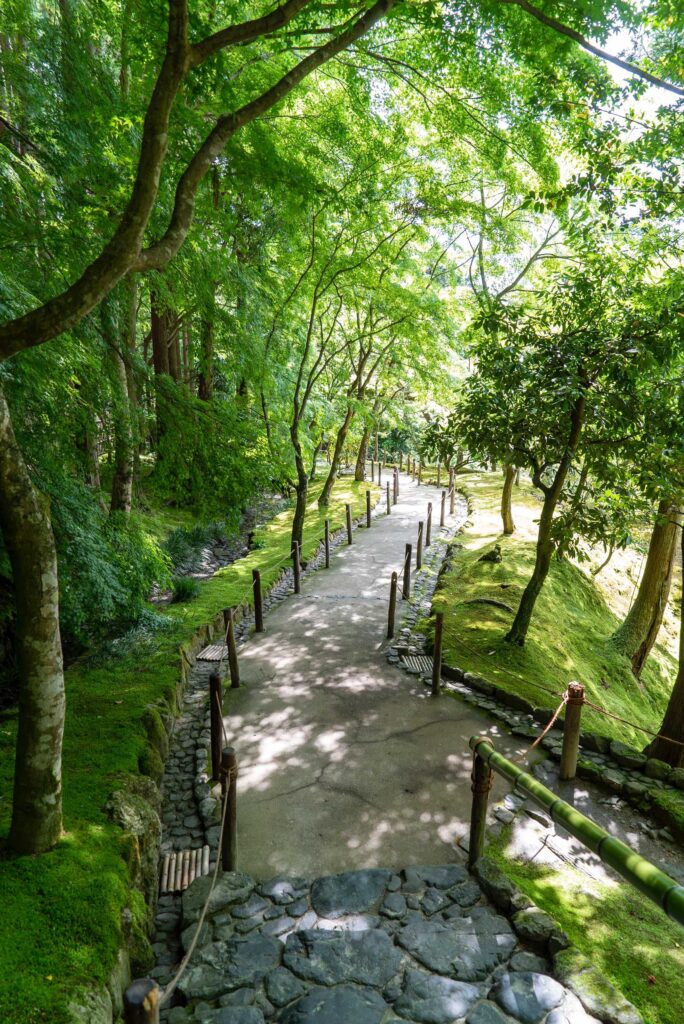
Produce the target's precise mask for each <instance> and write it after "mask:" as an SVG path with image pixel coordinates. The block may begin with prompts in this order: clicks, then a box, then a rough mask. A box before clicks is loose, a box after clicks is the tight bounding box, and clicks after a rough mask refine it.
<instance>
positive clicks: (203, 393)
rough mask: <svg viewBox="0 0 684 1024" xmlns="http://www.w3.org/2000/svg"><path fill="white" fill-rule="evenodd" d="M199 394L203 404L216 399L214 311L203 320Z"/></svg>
mask: <svg viewBox="0 0 684 1024" xmlns="http://www.w3.org/2000/svg"><path fill="white" fill-rule="evenodd" d="M197 394H198V396H199V398H201V399H202V401H203V402H210V401H211V399H212V398H213V397H214V319H213V310H212V311H211V312H210V313H209V315H208V316H206V317H205V318H204V319H203V320H202V347H201V351H200V372H199V385H198V389H197Z"/></svg>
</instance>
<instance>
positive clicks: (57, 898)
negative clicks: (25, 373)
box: [0, 480, 377, 1024]
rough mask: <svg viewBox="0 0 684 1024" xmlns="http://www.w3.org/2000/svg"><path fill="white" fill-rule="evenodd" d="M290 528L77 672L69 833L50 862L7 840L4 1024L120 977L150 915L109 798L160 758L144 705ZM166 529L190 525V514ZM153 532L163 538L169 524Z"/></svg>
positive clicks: (49, 1014) (0, 956) (309, 548)
mask: <svg viewBox="0 0 684 1024" xmlns="http://www.w3.org/2000/svg"><path fill="white" fill-rule="evenodd" d="M366 487H367V485H366V484H356V483H353V482H352V481H346V480H341V481H340V482H339V483H338V484H337V485H336V487H335V491H334V494H333V501H332V503H331V505H330V507H329V509H328V511H327V516H328V517H329V518H330V521H331V529H339V528H340V527H342V526H343V525H344V516H345V510H344V506H345V502H348V501H351V502H352V506H353V513H354V516H355V517H356V516H360V515H362V514H363V511H364V509H365V490H366ZM375 490H377V489H375ZM152 518H154V517H152ZM167 518H168V517H167ZM324 519H325V515H324V514H322V513H320V512H319V511H318V508H317V507H316V504H315V501H314V502H312V503H311V505H310V507H309V510H308V514H307V521H306V526H305V536H304V545H303V552H302V557H303V558H304V559H305V560H306V559H307V558H308V557H310V555H311V554H312V552H313V551H314V550H315V548H316V547H317V545H318V543H319V540H320V539H321V537H322V534H323V521H324ZM290 524H291V512H290V511H286V512H283V513H281V514H280V515H278V516H276V518H275V519H273V520H272V521H271V522H269V523H268V524H267V525H266V526H264V527H262V528H261V529H259V530H258V531H257V532H256V534H255V538H254V540H255V544H256V548H255V550H253V551H251V552H250V554H249V555H248V556H247V557H246V558H244V559H242V560H240V561H238V562H235V563H234V564H233V565H230V566H227V567H226V568H224V569H222V570H221V571H220V572H218V573H217V574H216V575H215V576H213V577H212V578H211V579H209V580H206V581H204V582H202V583H201V589H200V593H199V596H198V598H197V599H196V600H194V601H192V602H189V603H188V604H184V605H173V606H170V607H168V608H166V609H163V610H162V611H161V613H160V612H156V613H155V614H153V615H151V616H150V623H149V624H148V628H147V629H142V630H139V631H137V632H136V633H134V634H133V635H132V636H131V637H130V639H129V641H128V642H127V641H125V640H124V641H123V642H121V643H119V644H118V645H115V649H116V650H118V655H117V656H114V655H111V656H107V657H102V656H100V657H91V658H90V659H88V660H82V661H81V662H79V663H77V664H75V665H73V666H72V667H71V668H70V669H69V671H68V672H67V674H66V691H67V718H66V730H65V737H64V763H63V770H64V828H65V835H64V838H63V839H62V841H61V842H60V843H59V845H58V846H57V847H56V848H55V849H54V850H53V851H51V852H50V853H48V854H45V855H43V856H41V857H10V856H8V855H7V854H6V853H3V852H2V846H1V845H0V1021H2V1022H3V1024H64V1022H65V1021H66V1020H67V1019H68V1015H67V1006H68V1003H69V1001H70V1000H71V999H72V998H73V996H74V994H75V992H76V991H77V990H78V989H79V987H81V986H85V985H88V984H89V983H92V982H95V981H100V982H104V981H105V980H106V978H107V977H108V976H109V973H110V971H111V969H112V967H113V965H114V960H115V956H116V952H117V949H118V947H119V945H120V941H121V915H122V911H123V909H124V908H125V907H131V908H132V909H133V912H134V918H135V921H136V924H137V925H138V926H139V925H140V923H141V922H142V921H143V919H144V915H145V908H144V906H143V905H142V900H141V899H140V898H138V897H136V895H135V894H134V893H131V890H130V887H129V884H128V874H127V868H126V864H125V861H124V859H123V856H122V854H123V853H124V852H125V851H124V850H123V845H122V833H121V831H120V829H118V828H117V827H115V826H113V825H112V824H110V823H109V822H108V820H107V816H106V813H105V809H104V806H105V803H106V800H107V797H108V794H109V793H110V792H111V791H112V789H113V788H115V787H116V783H117V779H120V778H121V777H123V776H125V775H126V774H127V773H136V772H137V771H138V770H139V769H140V767H141V766H143V767H146V766H147V765H148V762H149V760H150V758H151V757H152V758H153V755H151V748H150V746H149V744H148V743H147V740H146V732H145V727H144V715H145V708H146V706H147V705H149V704H152V703H157V702H159V701H165V702H166V703H168V704H171V705H172V704H173V700H174V693H175V689H176V684H177V680H178V675H179V655H178V648H179V645H180V644H181V643H184V642H185V641H187V640H188V639H189V638H190V636H191V635H192V634H193V633H194V632H195V631H196V630H197V629H198V628H199V627H200V626H202V625H203V624H205V623H208V622H210V621H211V620H212V619H213V618H214V617H215V616H216V615H217V614H218V613H219V612H220V611H221V609H223V608H225V607H227V606H229V605H236V604H239V603H240V602H242V601H246V600H248V599H249V596H250V592H251V573H252V569H253V568H259V569H260V571H261V577H262V583H263V586H264V587H268V586H269V584H270V583H272V582H273V581H274V580H275V578H276V577H277V575H278V573H279V571H280V568H281V565H283V564H284V562H286V561H288V553H289V543H290V541H289V537H290ZM164 525H165V527H167V528H168V527H171V528H175V527H177V526H179V525H189V523H188V522H187V517H186V516H183V515H181V516H179V517H174V521H173V522H172V523H169V522H167V521H166V520H165V522H164ZM151 529H152V530H153V532H154V533H156V535H157V537H158V536H159V535H160V533H161V530H160V527H159V524H158V523H156V522H155V523H154V524H153V526H152V527H151ZM15 735H16V714H15V713H14V712H9V713H6V714H5V715H4V716H3V717H2V719H0V844H2V843H3V841H4V838H5V837H6V835H7V832H8V828H9V821H10V813H11V792H12V780H13V774H14V772H13V760H14V742H15ZM152 767H154V765H153V766H152Z"/></svg>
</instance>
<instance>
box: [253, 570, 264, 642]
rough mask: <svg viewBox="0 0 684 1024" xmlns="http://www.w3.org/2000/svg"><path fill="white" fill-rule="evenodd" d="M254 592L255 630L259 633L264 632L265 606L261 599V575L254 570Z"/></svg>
mask: <svg viewBox="0 0 684 1024" xmlns="http://www.w3.org/2000/svg"><path fill="white" fill-rule="evenodd" d="M252 590H253V591H254V629H255V630H256V632H257V633H263V631H264V606H263V602H262V599H261V573H260V572H259V570H258V569H252Z"/></svg>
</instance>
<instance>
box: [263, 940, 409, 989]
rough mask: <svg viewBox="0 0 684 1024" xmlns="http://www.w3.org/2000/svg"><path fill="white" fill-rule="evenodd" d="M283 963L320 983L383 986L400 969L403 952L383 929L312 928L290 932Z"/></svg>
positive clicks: (308, 978)
mask: <svg viewBox="0 0 684 1024" xmlns="http://www.w3.org/2000/svg"><path fill="white" fill-rule="evenodd" d="M283 963H284V964H285V966H286V967H289V968H290V970H291V971H293V972H294V973H295V974H296V975H298V976H299V977H300V978H305V979H306V980H307V981H312V982H315V983H317V984H319V985H339V984H344V983H347V982H357V983H359V984H362V985H376V986H377V987H378V988H380V987H382V986H383V985H386V984H387V982H388V981H389V980H390V978H391V977H392V976H393V975H394V974H396V973H397V971H398V970H399V967H400V966H401V954H400V952H399V950H398V949H396V948H395V946H394V945H393V943H392V940H391V939H390V937H389V935H387V934H386V932H384V931H381V930H376V929H374V930H372V931H364V932H359V931H355V932H349V931H332V932H329V931H314V930H312V931H300V932H295V933H293V934H292V935H288V937H287V941H286V942H285V952H284V954H283Z"/></svg>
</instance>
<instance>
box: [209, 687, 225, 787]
mask: <svg viewBox="0 0 684 1024" xmlns="http://www.w3.org/2000/svg"><path fill="white" fill-rule="evenodd" d="M222 720H223V687H222V686H221V676H220V675H219V674H218V672H212V673H211V675H210V676H209V723H210V727H211V777H212V779H213V780H214V782H218V780H219V772H220V769H221V747H222V746H223V724H222Z"/></svg>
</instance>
